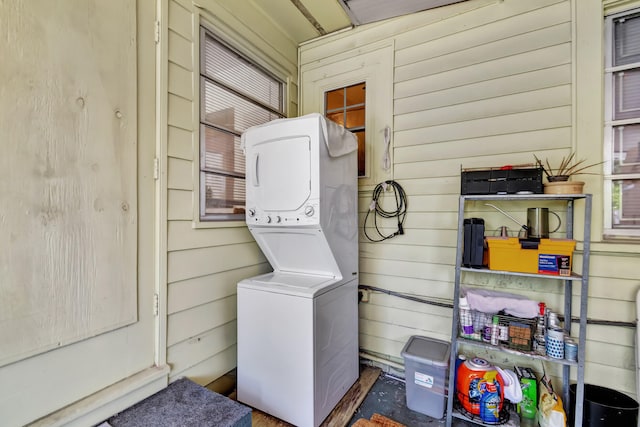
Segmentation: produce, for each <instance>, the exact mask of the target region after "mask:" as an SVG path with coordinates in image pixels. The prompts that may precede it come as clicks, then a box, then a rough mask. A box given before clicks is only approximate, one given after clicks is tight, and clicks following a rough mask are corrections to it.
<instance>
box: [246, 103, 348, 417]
mask: <svg viewBox="0 0 640 427" xmlns="http://www.w3.org/2000/svg"><path fill="white" fill-rule="evenodd" d="M242 142H243V145H244V148H245V154H246V162H247V170H246V180H247V192H246V199H247V214H246V221H247V224H248V226H249V230H250V231H251V233H252V235H253V236H254V238H255V239H256V241H257V243H258V245H259V246H260V248H261V249H262V251H263V252H264V254H265V256H266V257H267V259H268V260H269V262H270V263H271V266H272V267H273V269H274V271H273V272H272V273H269V274H265V275H262V276H257V277H254V278H251V279H246V280H243V281H241V282H240V283H238V371H237V375H238V377H237V396H238V400H239V401H241V402H243V403H245V404H247V405H250V406H252V407H254V408H257V409H259V410H261V411H263V412H266V413H268V414H271V415H273V416H275V417H277V418H280V419H282V420H285V421H287V422H289V423H292V424H294V425H296V426H299V427H317V426H319V425H320V424H321V423H322V421H323V420H324V419H325V418H326V417H327V415H328V414H329V413H330V412H331V410H332V409H333V408H334V406H335V405H336V404H337V403H338V402H339V401H340V399H341V398H342V397H343V396H344V394H345V393H346V391H347V390H348V389H349V388H350V387H351V385H352V384H353V383H354V382H355V381H356V380H357V378H358V312H357V286H358V240H357V237H358V232H357V209H356V207H357V172H356V163H357V160H356V150H357V140H356V138H355V136H354V135H353V134H351V133H350V132H347V131H345V130H344V129H343V128H342V127H340V126H338V125H336V124H335V123H333V122H329V121H325V119H324V117H323V116H321V115H319V114H312V115H308V116H303V117H299V118H294V119H282V120H276V121H273V122H270V123H268V124H265V125H262V126H256V127H254V128H250V129H249V130H247V131H246V132H245V133H244V134H243V136H242Z"/></svg>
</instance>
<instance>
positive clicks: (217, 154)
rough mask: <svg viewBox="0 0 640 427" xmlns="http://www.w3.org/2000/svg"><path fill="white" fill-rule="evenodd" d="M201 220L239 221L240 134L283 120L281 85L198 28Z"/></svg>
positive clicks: (242, 161)
mask: <svg viewBox="0 0 640 427" xmlns="http://www.w3.org/2000/svg"><path fill="white" fill-rule="evenodd" d="M200 40H201V52H200V100H201V101H200V219H201V220H243V219H244V206H245V159H244V155H243V154H242V150H241V148H240V136H241V135H242V132H244V131H245V130H246V129H248V128H249V127H251V126H255V125H259V124H263V123H266V122H269V121H271V120H274V119H278V118H282V117H284V102H283V97H284V96H283V94H284V83H283V82H281V81H280V80H278V79H276V78H275V77H273V76H272V75H270V74H269V73H268V72H266V71H265V70H263V69H262V68H261V67H259V66H258V65H257V64H255V63H253V62H252V61H250V60H249V59H248V58H246V57H244V56H242V55H240V54H239V53H238V52H236V51H234V50H233V49H231V48H230V47H229V46H227V45H225V44H224V43H222V42H221V41H220V40H218V39H216V38H215V37H214V36H213V35H212V34H211V33H210V32H209V31H207V30H206V29H205V28H201V39H200Z"/></svg>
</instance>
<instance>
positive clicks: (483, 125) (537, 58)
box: [300, 0, 639, 396]
mask: <svg viewBox="0 0 640 427" xmlns="http://www.w3.org/2000/svg"><path fill="white" fill-rule="evenodd" d="M572 25H573V23H572V11H571V2H570V1H569V0H536V1H531V2H528V1H527V2H523V1H518V0H505V1H501V2H484V1H480V0H471V1H469V2H463V3H459V4H457V5H454V6H452V7H445V8H438V9H435V10H433V11H428V12H424V13H421V14H415V15H412V16H410V17H406V18H400V19H396V20H393V21H389V22H384V23H377V24H372V25H370V26H363V27H359V28H357V29H356V30H354V31H352V32H350V33H347V34H343V35H339V36H335V37H329V38H326V39H323V40H319V41H316V42H312V43H308V44H306V45H303V46H302V47H301V54H300V58H301V63H300V67H301V69H303V70H304V69H305V67H309V66H313V65H314V64H315V62H316V61H322V60H323V59H324V58H329V57H330V56H333V55H340V54H344V53H345V52H352V53H353V54H354V55H355V54H357V52H358V49H361V48H362V49H364V47H366V46H367V45H368V44H372V43H375V42H376V41H378V40H380V37H387V38H393V39H394V43H395V67H394V69H395V76H394V98H393V102H394V133H393V141H394V142H393V143H394V156H393V158H394V179H395V180H397V181H398V182H399V183H400V184H401V185H402V186H403V187H404V188H405V190H406V192H407V194H408V206H409V213H408V215H407V220H406V223H405V227H404V230H405V233H406V234H405V235H403V236H399V237H396V238H393V239H391V240H388V241H386V242H384V243H371V242H369V241H368V240H366V239H365V238H364V235H363V234H361V239H360V283H361V284H362V285H369V286H375V287H380V288H384V289H387V290H390V291H394V292H400V293H404V294H409V295H412V296H418V297H423V298H425V299H428V300H433V301H439V302H445V303H449V304H450V303H451V299H452V295H453V280H454V261H455V245H456V227H457V207H458V195H459V194H460V168H461V167H486V166H501V165H505V164H520V163H531V162H533V161H534V158H533V154H534V153H535V154H536V155H537V156H538V157H550V158H560V157H562V156H564V155H566V154H567V153H568V152H569V150H570V149H571V146H572V134H573V129H572V111H573V110H572V107H573V106H572V84H573V77H572V75H573V74H572V73H573V71H572V50H571V49H572ZM301 90H302V91H304V90H305V88H304V87H303V88H301ZM370 202H371V193H370V191H361V193H360V201H359V206H360V224H361V225H362V224H363V221H364V217H365V214H366V209H368V206H369V204H370ZM528 206H530V204H529V205H527V204H515V205H503V206H502V208H503V209H506V210H507V211H509V212H511V213H512V214H513V215H514V216H515V217H517V218H521V219H522V221H523V223H524V222H526V208H527V207H528ZM551 207H552V210H554V211H555V210H557V211H558V213H559V214H560V216H561V217H562V220H563V226H562V227H561V230H560V231H559V232H558V233H556V234H555V235H554V236H552V237H564V236H566V234H565V233H566V215H565V207H564V206H563V205H552V206H551ZM576 207H577V210H578V211H579V212H581V211H580V209H581V208H580V205H579V202H577V204H576ZM471 209H472V212H471V214H473V215H474V216H482V217H484V218H486V221H487V234H490V233H491V232H493V230H494V229H497V228H498V227H499V226H500V225H507V226H508V227H509V229H510V230H511V232H512V233H516V232H517V229H518V226H517V225H516V224H514V223H513V222H511V221H510V220H508V219H506V218H505V217H503V216H501V215H500V214H497V213H496V212H495V211H494V210H493V209H492V208H490V207H486V206H484V205H483V204H481V203H476V204H475V205H473V206H472V207H471ZM594 209H599V207H597V206H594ZM579 215H580V213H579V214H578V216H579ZM550 221H553V218H552V219H551V220H550ZM383 224H384V227H383V229H382V232H383V233H390V232H393V231H395V228H396V224H395V223H394V221H391V222H388V223H383ZM582 224H583V222H582V221H578V220H577V221H576V237H578V238H581V236H582V233H581V228H580V227H582ZM514 235H515V234H514ZM596 238H597V239H599V236H597V237H596ZM579 247H581V245H579ZM636 252H637V251H636ZM574 262H575V265H576V268H577V269H579V268H581V263H582V257H581V253H580V252H579V251H578V252H577V253H576V257H575V261H574ZM637 262H638V255H637V253H636V254H626V255H623V254H620V253H616V252H608V251H607V250H600V251H596V252H592V256H591V282H590V289H589V317H590V318H594V319H607V320H618V321H623V322H634V321H635V319H636V312H635V292H636V290H637V288H638V284H639V282H638V279H637V273H634V271H635V270H636V268H635V267H634V265H635V264H636V263H637ZM463 282H464V283H463V284H465V285H474V284H475V285H482V286H484V287H491V288H495V289H500V290H505V291H517V292H519V293H523V294H524V295H527V296H529V297H530V298H532V299H534V300H540V301H546V302H547V303H548V304H549V305H550V307H551V308H553V309H555V310H556V311H559V312H561V311H562V308H563V305H562V294H563V288H562V285H561V283H560V282H558V283H555V282H553V281H548V280H539V281H535V280H533V281H532V280H522V279H518V278H508V280H504V279H502V278H500V279H496V278H495V277H494V278H487V277H483V276H479V275H465V276H463ZM574 288H575V290H574V296H573V304H574V307H577V308H579V286H574ZM359 310H360V346H361V348H362V349H364V350H365V351H367V352H372V353H374V354H376V355H377V356H380V357H383V358H388V359H390V360H392V361H395V362H401V363H402V358H401V355H400V352H401V350H402V348H403V346H404V344H405V343H406V341H407V339H408V338H409V337H410V336H411V335H414V334H418V335H426V336H430V337H434V338H440V339H444V340H447V341H448V340H449V339H450V332H451V309H450V308H446V307H438V306H435V305H427V304H421V303H417V302H414V301H409V300H406V299H402V298H398V297H395V296H390V295H387V294H384V293H376V292H374V293H372V294H371V296H370V302H368V303H361V304H360V306H359ZM575 310H576V311H575V312H574V313H573V315H574V316H578V311H577V309H575ZM573 334H574V336H577V329H576V330H574V331H573ZM587 339H588V341H587V349H586V352H587V367H586V381H587V382H589V383H594V384H600V385H604V386H608V387H611V388H615V389H618V390H622V391H624V392H625V393H628V394H630V395H633V396H635V393H636V386H635V371H634V358H635V348H634V329H633V328H625V327H612V326H601V325H590V326H589V327H588V336H587ZM481 355H483V356H486V357H487V358H489V359H491V360H493V361H494V362H496V363H498V362H501V363H504V362H505V361H504V357H502V359H501V358H500V355H499V354H490V353H486V354H481ZM520 363H522V364H524V365H525V366H527V365H529V366H531V365H532V364H531V361H529V360H526V359H525V360H522V361H520ZM532 367H533V368H534V369H535V370H536V371H540V370H541V369H540V364H539V363H537V364H534V366H532ZM547 369H548V370H549V371H551V373H552V374H553V375H560V371H559V370H558V369H557V367H553V366H549V367H547ZM574 375H575V372H574Z"/></svg>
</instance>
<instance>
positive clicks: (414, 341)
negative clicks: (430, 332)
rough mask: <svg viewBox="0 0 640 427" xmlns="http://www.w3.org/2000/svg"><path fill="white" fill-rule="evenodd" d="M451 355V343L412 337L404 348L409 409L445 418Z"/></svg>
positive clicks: (403, 355)
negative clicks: (446, 385) (447, 379)
mask: <svg viewBox="0 0 640 427" xmlns="http://www.w3.org/2000/svg"><path fill="white" fill-rule="evenodd" d="M450 352H451V344H450V343H448V342H446V341H442V340H438V339H435V338H429V337H422V336H418V335H414V336H412V337H411V338H409V341H407V343H406V344H405V346H404V348H403V349H402V357H403V358H404V367H405V379H406V392H407V407H408V408H409V409H411V410H413V411H416V412H420V413H421V414H425V415H428V416H430V417H433V418H437V419H441V418H442V417H444V409H445V400H446V394H447V393H446V387H445V384H446V378H447V373H448V370H449V354H450Z"/></svg>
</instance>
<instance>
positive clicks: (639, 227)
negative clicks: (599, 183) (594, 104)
mask: <svg viewBox="0 0 640 427" xmlns="http://www.w3.org/2000/svg"><path fill="white" fill-rule="evenodd" d="M606 27H607V34H608V38H609V42H608V43H607V44H608V46H607V58H606V69H605V77H606V80H605V86H606V95H607V98H606V99H607V105H605V137H606V141H605V153H604V156H605V160H606V162H605V195H606V200H607V202H606V203H607V205H608V206H606V209H605V211H606V212H607V215H606V218H605V227H606V229H607V230H605V234H610V235H613V236H616V235H622V236H629V235H633V236H640V11H638V10H636V11H634V12H629V13H626V14H622V15H616V16H613V17H609V18H607V26H606Z"/></svg>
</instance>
